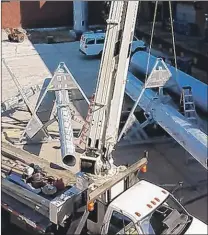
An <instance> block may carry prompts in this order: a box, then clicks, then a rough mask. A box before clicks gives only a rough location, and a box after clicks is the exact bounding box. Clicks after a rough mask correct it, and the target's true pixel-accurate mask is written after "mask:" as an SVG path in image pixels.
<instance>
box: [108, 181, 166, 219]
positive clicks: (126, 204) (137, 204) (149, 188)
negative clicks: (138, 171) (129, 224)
mask: <svg viewBox="0 0 208 235" xmlns="http://www.w3.org/2000/svg"><path fill="white" fill-rule="evenodd" d="M162 191H165V192H167V191H166V190H164V189H162V188H160V187H158V186H156V185H154V184H151V183H149V182H147V181H145V180H141V181H139V182H138V183H137V184H135V185H134V186H132V187H131V188H130V189H128V190H127V191H125V192H124V193H123V194H121V195H120V196H119V197H117V198H116V199H115V200H114V201H113V202H112V203H111V205H112V206H113V207H114V208H115V209H117V210H122V211H123V213H124V214H126V215H130V216H131V217H134V218H135V219H136V220H140V219H141V218H143V217H144V216H146V215H147V214H149V213H151V212H152V211H153V210H154V209H155V208H156V207H157V206H158V205H159V204H160V203H161V202H163V201H164V200H165V199H166V198H167V197H168V195H169V193H168V192H167V193H166V194H165V193H163V192H162ZM155 197H156V198H158V199H159V200H160V202H157V201H156V200H154V198H155ZM152 200H154V202H156V205H153V204H152V203H151V201H152ZM147 204H150V205H151V206H152V208H149V207H148V206H147ZM135 212H138V213H140V214H141V216H140V217H138V216H137V215H136V214H135Z"/></svg>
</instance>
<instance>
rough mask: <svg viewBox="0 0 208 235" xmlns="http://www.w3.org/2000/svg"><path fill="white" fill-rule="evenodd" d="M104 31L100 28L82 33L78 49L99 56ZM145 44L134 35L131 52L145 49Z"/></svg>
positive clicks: (85, 53) (101, 49) (102, 44)
mask: <svg viewBox="0 0 208 235" xmlns="http://www.w3.org/2000/svg"><path fill="white" fill-rule="evenodd" d="M104 40H105V32H104V31H102V30H97V31H89V32H86V33H83V34H82V36H81V39H80V48H79V51H80V52H81V53H83V54H84V55H87V56H97V55H99V56H101V55H102V52H103V46H104ZM146 48H147V47H146V45H145V43H144V42H143V41H142V40H137V39H136V38H135V37H134V39H133V43H132V53H134V52H135V51H137V50H146Z"/></svg>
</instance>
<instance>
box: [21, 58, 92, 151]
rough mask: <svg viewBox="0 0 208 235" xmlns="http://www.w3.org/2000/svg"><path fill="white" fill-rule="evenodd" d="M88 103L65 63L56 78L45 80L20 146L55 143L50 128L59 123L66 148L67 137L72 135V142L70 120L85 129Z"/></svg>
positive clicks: (59, 68) (58, 69)
mask: <svg viewBox="0 0 208 235" xmlns="http://www.w3.org/2000/svg"><path fill="white" fill-rule="evenodd" d="M54 103H56V109H54ZM88 104H89V100H88V98H87V97H86V96H85V94H84V92H83V91H82V89H81V88H80V86H79V85H78V84H77V82H76V81H75V79H74V77H73V75H72V74H71V73H70V71H69V70H68V68H67V67H66V65H65V63H63V62H61V63H60V64H59V66H58V68H57V69H56V71H55V73H54V76H53V77H52V78H47V79H45V81H44V84H43V86H42V89H41V92H40V95H39V98H38V101H37V104H36V107H35V110H34V112H33V113H32V117H31V118H30V120H29V122H28V124H27V126H26V128H25V130H24V132H23V133H22V136H21V138H20V143H21V144H26V143H27V144H29V143H42V142H47V141H50V140H53V138H52V137H51V135H50V134H49V132H48V130H47V127H48V126H49V125H51V124H52V123H53V122H54V121H58V124H59V133H60V137H61V138H60V140H61V141H62V142H63V143H62V144H63V145H64V146H65V147H66V146H67V143H68V140H67V138H69V136H70V138H69V139H71V138H72V136H71V134H72V133H73V130H72V127H71V120H74V121H76V122H78V123H79V124H80V125H81V126H83V124H84V122H85V121H84V119H85V117H86V115H87V106H88ZM55 110H56V111H55ZM56 140H57V138H56Z"/></svg>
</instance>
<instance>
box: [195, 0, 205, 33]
mask: <svg viewBox="0 0 208 235" xmlns="http://www.w3.org/2000/svg"><path fill="white" fill-rule="evenodd" d="M200 3H201V4H200V9H196V24H197V25H198V27H199V30H200V33H201V35H202V36H204V33H205V13H208V2H207V1H204V2H200Z"/></svg>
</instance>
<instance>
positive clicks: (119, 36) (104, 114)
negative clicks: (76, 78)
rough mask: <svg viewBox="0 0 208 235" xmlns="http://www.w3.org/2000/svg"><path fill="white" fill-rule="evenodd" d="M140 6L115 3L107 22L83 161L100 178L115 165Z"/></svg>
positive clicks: (136, 3) (135, 3)
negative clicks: (114, 156)
mask: <svg viewBox="0 0 208 235" xmlns="http://www.w3.org/2000/svg"><path fill="white" fill-rule="evenodd" d="M138 4H139V2H138V1H115V2H112V5H111V9H110V13H109V19H108V20H107V30H106V37H105V42H104V49H103V54H102V58H101V65H100V71H99V75H98V83H97V88H96V93H95V97H94V105H93V107H92V117H91V124H90V128H89V131H88V135H87V142H86V146H85V147H86V152H85V156H82V157H81V158H82V159H86V160H87V161H88V162H89V161H91V162H93V163H94V167H93V168H94V171H95V173H96V174H99V173H100V172H101V171H102V170H109V169H111V167H112V165H113V161H112V151H113V149H114V146H115V144H116V143H117V135H118V127H119V122H120V116H121V111H122V104H123V98H124V92H125V85H126V78H127V72H128V65H129V59H130V51H131V44H132V40H133V35H134V28H135V23H136V16H137V10H138ZM124 35H125V36H124Z"/></svg>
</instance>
